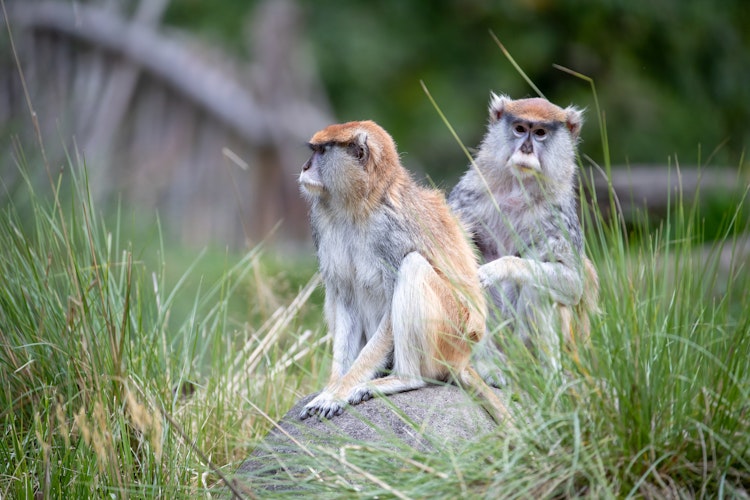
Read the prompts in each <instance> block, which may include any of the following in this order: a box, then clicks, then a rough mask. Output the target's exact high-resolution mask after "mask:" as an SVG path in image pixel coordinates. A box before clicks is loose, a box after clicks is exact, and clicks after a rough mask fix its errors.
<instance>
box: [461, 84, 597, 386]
mask: <svg viewBox="0 0 750 500" xmlns="http://www.w3.org/2000/svg"><path fill="white" fill-rule="evenodd" d="M489 112H490V121H489V125H488V128H487V133H486V135H485V137H484V139H483V141H482V143H481V146H480V148H479V151H478V153H477V155H476V158H475V161H474V164H475V167H476V168H470V169H469V171H468V172H466V174H464V176H463V177H462V178H461V180H460V181H459V183H458V184H457V185H456V187H455V188H454V189H453V191H452V192H451V194H450V197H449V204H450V206H451V208H452V209H453V210H454V211H455V212H456V213H457V214H458V216H459V218H461V220H462V221H463V222H464V223H465V224H466V225H467V226H468V227H469V229H470V231H471V233H472V235H473V238H474V242H475V244H476V245H477V247H478V249H479V251H480V253H481V254H482V260H483V265H481V267H480V269H479V277H480V281H481V283H482V286H483V287H485V288H486V289H488V290H489V294H490V296H491V298H492V303H493V305H494V307H495V311H494V314H492V315H491V316H494V318H493V319H494V320H495V324H498V322H500V324H505V325H506V329H504V331H505V332H507V331H508V329H510V331H511V332H514V333H515V334H516V335H518V336H519V337H520V338H521V339H522V340H523V341H524V343H526V345H527V346H528V347H534V351H535V352H536V353H537V355H538V356H539V357H540V358H542V359H543V360H544V361H547V362H548V363H549V364H550V365H552V366H553V367H554V368H559V364H560V363H559V361H560V358H559V353H560V351H559V349H560V342H559V340H560V336H561V334H562V337H563V338H564V339H565V340H566V341H567V343H568V345H569V346H570V347H571V348H573V349H575V345H576V341H580V340H581V337H583V338H586V337H587V336H588V331H589V319H588V314H589V313H590V312H592V311H593V310H595V309H596V300H597V294H598V279H597V275H596V271H595V269H594V267H593V265H592V263H591V262H590V261H589V260H588V259H587V258H586V256H585V254H584V246H583V236H582V232H581V225H580V222H579V220H578V215H577V211H576V197H575V180H576V158H575V148H576V144H577V142H578V137H579V132H580V130H581V125H582V123H583V114H582V112H581V111H580V110H578V109H577V108H575V107H568V108H565V109H563V108H560V107H558V106H556V105H554V104H552V103H550V102H549V101H547V100H545V99H540V98H533V99H519V100H511V99H510V98H508V97H507V96H504V95H501V96H497V95H495V94H492V95H491V100H490V106H489ZM491 337H492V336H491V335H487V336H486V338H485V340H484V341H483V342H482V344H481V345H480V346H479V347H478V349H477V353H476V365H477V370H478V371H479V373H480V374H481V375H482V376H483V377H484V378H485V380H487V381H488V382H490V383H491V384H492V385H498V383H499V382H500V381H501V380H502V376H501V375H500V374H499V373H498V370H497V368H498V365H497V362H496V361H497V360H498V359H502V355H501V354H499V353H498V346H497V344H496V343H493V342H492V339H491Z"/></svg>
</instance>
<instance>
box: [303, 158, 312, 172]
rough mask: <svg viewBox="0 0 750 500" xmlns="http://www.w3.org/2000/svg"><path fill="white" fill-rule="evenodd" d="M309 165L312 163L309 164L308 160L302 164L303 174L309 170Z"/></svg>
mask: <svg viewBox="0 0 750 500" xmlns="http://www.w3.org/2000/svg"><path fill="white" fill-rule="evenodd" d="M311 164H312V162H310V160H307V161H306V162H305V164H304V165H302V171H303V172H307V171H308V170H310V165H311Z"/></svg>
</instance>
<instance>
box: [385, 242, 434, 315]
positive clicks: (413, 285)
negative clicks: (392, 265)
mask: <svg viewBox="0 0 750 500" xmlns="http://www.w3.org/2000/svg"><path fill="white" fill-rule="evenodd" d="M434 278H437V273H435V270H434V269H433V268H432V266H431V265H430V263H429V262H427V259H425V258H424V257H423V256H422V255H421V254H420V253H418V252H411V253H410V254H408V255H407V256H406V257H404V260H402V261H401V265H400V266H399V268H398V277H397V279H396V287H395V289H394V291H393V304H394V308H395V307H405V308H411V307H418V306H419V305H420V304H421V303H423V302H424V301H425V297H424V294H425V293H426V292H429V289H430V282H431V281H432V280H433V279H434Z"/></svg>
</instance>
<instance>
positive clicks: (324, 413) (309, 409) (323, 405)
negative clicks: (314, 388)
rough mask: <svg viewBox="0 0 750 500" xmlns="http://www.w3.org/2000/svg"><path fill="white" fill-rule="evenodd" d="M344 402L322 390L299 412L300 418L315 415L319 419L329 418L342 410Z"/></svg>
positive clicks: (303, 418)
mask: <svg viewBox="0 0 750 500" xmlns="http://www.w3.org/2000/svg"><path fill="white" fill-rule="evenodd" d="M345 405H346V403H345V402H343V401H341V400H340V399H338V398H336V397H335V396H334V395H333V394H332V393H330V392H327V391H323V392H321V393H320V394H318V395H317V396H316V397H315V399H313V400H312V401H310V402H309V403H307V405H305V407H304V408H303V409H302V412H301V413H300V414H299V418H300V420H305V419H306V418H309V417H312V416H313V415H317V416H318V418H320V419H326V418H328V419H330V418H333V417H335V416H336V415H341V414H342V413H343V412H344V406H345Z"/></svg>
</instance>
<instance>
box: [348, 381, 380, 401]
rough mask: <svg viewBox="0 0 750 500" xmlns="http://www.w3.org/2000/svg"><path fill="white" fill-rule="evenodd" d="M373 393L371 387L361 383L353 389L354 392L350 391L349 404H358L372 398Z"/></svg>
mask: <svg viewBox="0 0 750 500" xmlns="http://www.w3.org/2000/svg"><path fill="white" fill-rule="evenodd" d="M373 395H374V393H373V391H372V388H371V387H368V386H366V385H364V384H361V385H358V386H357V387H355V388H354V389H352V392H350V393H349V398H348V401H349V404H351V405H356V404H359V403H361V402H362V401H367V400H368V399H372V397H373Z"/></svg>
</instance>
